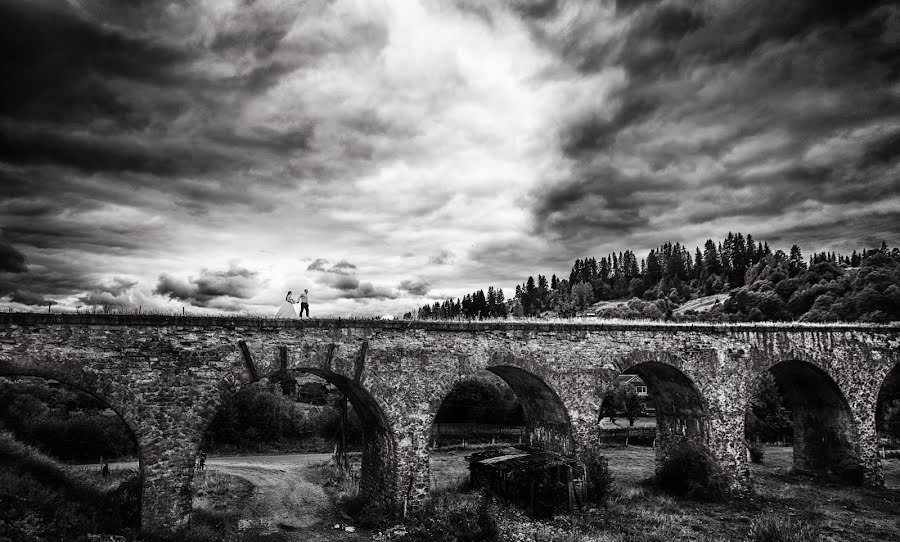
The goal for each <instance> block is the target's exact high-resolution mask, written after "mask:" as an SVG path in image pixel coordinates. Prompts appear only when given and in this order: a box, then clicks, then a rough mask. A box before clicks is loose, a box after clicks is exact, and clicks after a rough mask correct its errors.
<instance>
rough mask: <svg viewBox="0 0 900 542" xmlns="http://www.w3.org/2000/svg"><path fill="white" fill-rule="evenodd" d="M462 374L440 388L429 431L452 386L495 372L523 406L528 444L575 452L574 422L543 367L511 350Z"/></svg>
mask: <svg viewBox="0 0 900 542" xmlns="http://www.w3.org/2000/svg"><path fill="white" fill-rule="evenodd" d="M466 369H467V370H466V371H465V372H464V373H463V374H460V375H458V376H457V378H455V379H453V380H447V381H446V382H443V383H441V384H440V385H439V386H438V389H437V390H435V391H436V395H435V396H434V397H433V400H432V401H430V404H429V412H428V416H429V418H428V425H427V427H428V429H429V434H430V430H431V429H432V428H433V427H434V423H435V419H436V416H437V412H438V410H439V409H440V406H441V404H442V403H443V401H444V400H445V399H446V397H447V395H449V393H450V391H451V390H452V389H453V387H454V386H455V385H456V384H458V383H459V382H461V381H463V380H465V379H467V378H470V377H471V376H473V375H474V374H476V373H478V372H480V371H488V372H490V373H493V374H494V375H496V376H497V377H499V378H500V379H501V380H503V381H504V382H506V384H507V385H509V387H510V388H512V390H513V391H514V392H515V394H516V397H517V398H518V399H519V402H520V403H521V404H522V410H523V414H524V418H525V425H526V434H527V435H528V442H529V444H531V445H533V446H537V447H543V448H547V449H550V450H554V451H556V452H560V453H563V454H574V453H575V436H574V430H573V424H572V420H571V418H570V416H569V411H568V409H567V408H566V405H565V403H564V402H563V400H562V399H561V398H560V396H559V394H558V393H557V392H556V391H555V390H554V389H553V387H552V386H551V385H550V384H549V383H548V381H549V380H550V379H549V378H548V376H547V375H546V374H545V373H546V370H542V367H541V365H540V364H538V363H536V362H529V360H523V359H522V358H520V357H518V356H515V355H514V354H512V352H509V351H508V350H497V351H493V352H491V353H490V354H489V355H488V356H487V359H485V360H484V361H483V363H478V364H477V365H471V366H468V367H466Z"/></svg>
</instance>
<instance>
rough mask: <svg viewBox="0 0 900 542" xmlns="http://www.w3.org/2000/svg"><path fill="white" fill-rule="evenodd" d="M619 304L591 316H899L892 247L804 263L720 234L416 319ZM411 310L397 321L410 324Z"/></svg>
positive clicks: (899, 251)
mask: <svg viewBox="0 0 900 542" xmlns="http://www.w3.org/2000/svg"><path fill="white" fill-rule="evenodd" d="M715 294H728V298H727V299H726V300H725V301H724V303H718V304H716V305H715V306H714V307H713V308H712V309H710V310H708V311H704V312H699V311H692V310H687V311H683V312H682V313H681V314H677V315H675V314H674V311H675V309H677V308H678V307H679V306H680V305H682V304H684V303H685V302H687V301H689V300H691V299H696V298H699V297H704V296H712V295H715ZM612 300H626V302H624V303H622V304H621V305H620V306H618V307H613V308H607V309H603V310H602V311H601V312H600V313H599V314H596V315H597V316H601V317H607V318H647V319H670V318H677V319H679V320H710V321H748V320H749V321H760V320H782V321H784V320H802V321H838V320H842V321H864V322H886V321H891V320H896V319H900V248H896V247H895V248H893V249H890V248H889V247H888V246H887V244H886V243H885V242H882V244H881V246H880V247H879V248H874V249H863V250H860V251H856V250H854V251H853V253H852V254H851V255H849V256H845V255H843V254H838V253H836V252H820V253H817V254H814V255H812V256H810V257H809V258H808V259H807V258H804V256H803V253H802V251H801V249H800V247H799V246H798V245H796V244H795V245H793V246H791V248H790V250H789V252H788V253H785V252H783V251H781V250H775V251H773V250H772V249H771V248H770V247H769V244H768V243H767V242H757V241H756V240H755V239H754V238H753V236H752V235H747V236H746V237H744V235H743V234H741V233H740V232H738V233H730V232H729V233H728V235H727V236H726V237H725V239H723V240H722V241H721V242H719V243H716V242H714V241H713V240H712V239H710V240H707V241H706V243H705V244H704V246H703V249H702V250H701V249H700V247H696V248H695V250H694V251H693V253H691V251H689V250H688V249H687V247H685V246H683V245H681V244H680V243H665V244H663V245H661V246H659V247H658V248H655V249H652V250H650V252H649V254H648V255H647V256H646V257H645V258H641V259H640V260H638V258H637V256H636V255H635V253H634V252H633V251H631V250H626V251H623V252H619V253H618V254H616V253H612V254H609V255H607V256H604V257H601V258H600V259H599V260H597V258H595V257H592V258H584V259H578V260H575V263H574V264H573V266H572V269H571V271H570V272H569V276H568V277H567V278H559V277H557V276H556V275H555V274H553V275H551V277H550V279H549V280H548V279H547V277H546V276H545V275H540V274H539V275H537V280H535V278H534V277H533V276H529V277H528V279H527V280H526V281H525V282H524V283H523V284H520V285H517V286H516V291H515V296H514V297H513V298H512V299H509V300H505V299H504V295H503V290H502V289H499V288H495V287H494V286H491V287H490V288H488V293H487V295H485V293H484V291H483V290H478V291H477V292H474V293H472V294H468V295H466V296H465V297H463V298H462V299H456V300H453V299H447V300H445V301H444V302H442V303H441V302H435V303H434V304H433V305H425V306H423V307H421V308H420V309H419V310H418V312H417V314H416V315H415V316H417V317H418V318H421V319H428V318H434V319H446V318H464V319H482V318H489V317H499V318H505V317H506V316H515V317H523V316H532V317H539V316H541V315H546V314H547V313H550V314H552V315H554V316H558V317H562V318H567V317H573V316H576V315H579V314H584V312H586V311H588V310H589V309H590V307H591V306H592V305H593V304H594V303H596V302H598V301H612ZM413 316H414V315H413V313H411V312H410V313H407V314H406V315H405V317H407V318H412V317H413Z"/></svg>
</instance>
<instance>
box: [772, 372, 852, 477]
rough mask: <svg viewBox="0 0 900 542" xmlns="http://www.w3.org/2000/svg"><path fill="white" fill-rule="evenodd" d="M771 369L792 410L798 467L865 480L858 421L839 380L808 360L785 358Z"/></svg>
mask: <svg viewBox="0 0 900 542" xmlns="http://www.w3.org/2000/svg"><path fill="white" fill-rule="evenodd" d="M769 371H771V373H772V375H773V376H774V377H775V382H776V384H777V385H778V388H779V390H780V391H781V393H782V394H783V396H784V397H785V399H786V400H787V403H788V404H789V405H790V408H791V411H792V416H793V424H794V469H795V470H797V471H801V472H802V471H807V472H814V473H821V474H825V473H830V474H835V475H838V476H839V477H840V478H843V479H845V480H846V481H852V482H857V481H858V482H861V481H862V479H861V476H862V468H861V465H860V459H859V454H858V452H857V450H856V448H855V445H854V442H857V432H856V425H855V424H854V422H853V416H852V414H851V412H850V406H849V405H848V403H847V400H846V398H845V397H844V394H843V393H842V392H841V390H840V388H839V387H838V385H837V383H836V382H835V381H834V380H833V379H832V378H831V377H830V376H829V375H828V374H827V373H826V372H825V371H823V370H822V369H820V368H818V367H816V366H815V365H812V364H810V363H808V362H805V361H796V360H793V361H784V362H781V363H778V364H776V365H773V366H772V367H770V368H769ZM857 478H859V480H857Z"/></svg>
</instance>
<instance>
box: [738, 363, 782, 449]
mask: <svg viewBox="0 0 900 542" xmlns="http://www.w3.org/2000/svg"><path fill="white" fill-rule="evenodd" d="M744 432H745V436H746V438H747V439H748V440H750V441H753V442H786V441H788V440H790V439H791V436H792V435H793V421H792V420H791V412H790V410H788V407H787V404H786V403H785V400H784V399H783V397H782V394H781V391H780V390H779V389H778V384H777V383H776V382H775V377H774V376H773V375H772V373H770V372H769V371H764V372H762V373H761V374H760V375H759V377H758V378H757V379H756V381H755V382H754V383H753V386H752V388H751V393H750V401H749V402H748V403H747V410H746V413H745V415H744Z"/></svg>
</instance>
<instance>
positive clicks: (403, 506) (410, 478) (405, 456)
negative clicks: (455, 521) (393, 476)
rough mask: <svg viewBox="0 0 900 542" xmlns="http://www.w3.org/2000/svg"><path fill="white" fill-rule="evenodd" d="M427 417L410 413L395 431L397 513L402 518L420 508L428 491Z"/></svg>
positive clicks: (395, 500) (428, 421)
mask: <svg viewBox="0 0 900 542" xmlns="http://www.w3.org/2000/svg"><path fill="white" fill-rule="evenodd" d="M429 429H430V417H429V416H428V415H427V414H416V413H409V414H406V415H404V416H403V417H402V418H399V419H398V422H397V423H396V425H395V427H394V438H395V439H396V441H397V483H396V496H395V498H394V502H395V503H396V504H395V506H396V508H397V510H396V513H397V514H398V515H399V516H401V517H403V515H404V514H407V515H408V514H409V513H411V512H412V511H413V510H416V509H418V508H420V507H421V506H422V505H423V504H424V503H425V500H426V499H427V498H428V493H429V491H430V490H431V472H430V465H429V448H428V445H429V442H428V439H429V436H430V435H429Z"/></svg>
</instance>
